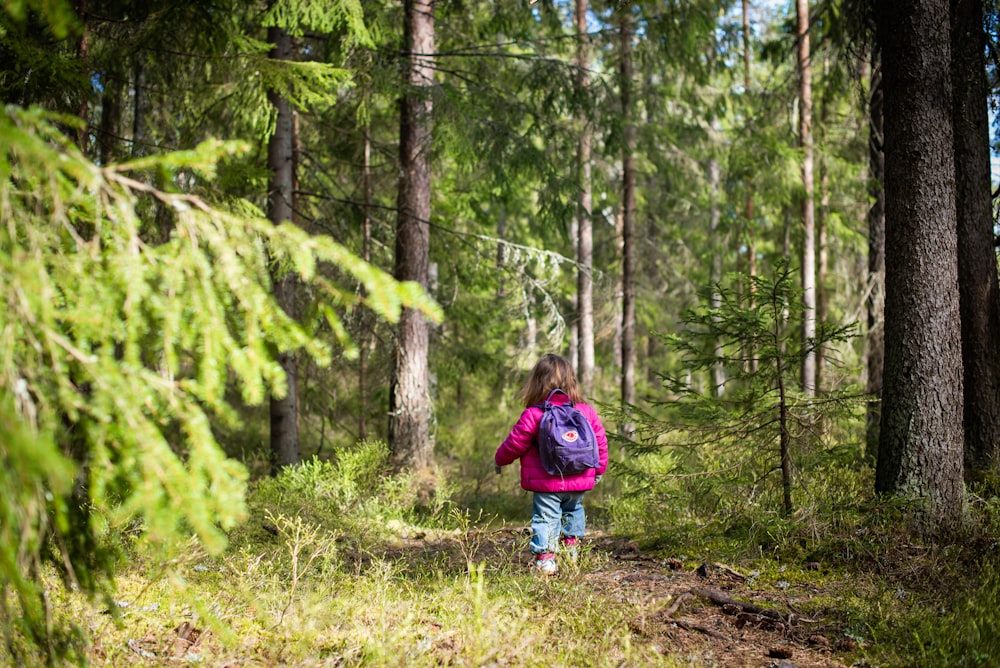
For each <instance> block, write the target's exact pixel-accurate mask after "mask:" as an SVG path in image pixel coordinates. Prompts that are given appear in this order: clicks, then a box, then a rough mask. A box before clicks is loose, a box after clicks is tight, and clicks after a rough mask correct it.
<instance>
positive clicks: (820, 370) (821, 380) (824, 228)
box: [815, 57, 830, 394]
mask: <svg viewBox="0 0 1000 668" xmlns="http://www.w3.org/2000/svg"><path fill="white" fill-rule="evenodd" d="M829 72H830V59H829V57H824V58H823V76H824V78H826V76H827V75H828V74H829ZM829 97H830V87H829V86H825V87H824V88H823V92H822V94H821V95H820V101H819V127H820V130H819V131H820V137H821V139H820V145H821V146H822V145H823V137H824V134H825V130H826V127H827V124H828V123H829V120H830V100H829ZM817 165H818V168H819V210H818V211H817V212H816V322H817V323H818V325H822V324H823V323H824V322H826V320H827V318H828V317H829V314H828V308H829V307H828V304H829V292H828V290H827V280H828V277H827V273H828V271H829V243H828V239H829V226H830V170H829V167H828V165H827V161H826V160H825V159H824V157H823V155H822V153H821V154H820V156H819V160H818V161H817ZM828 384H829V380H828V379H827V377H826V345H825V344H822V343H818V344H817V345H816V385H815V387H816V391H817V392H819V393H820V394H822V393H823V390H824V389H826V386H827V385H828Z"/></svg>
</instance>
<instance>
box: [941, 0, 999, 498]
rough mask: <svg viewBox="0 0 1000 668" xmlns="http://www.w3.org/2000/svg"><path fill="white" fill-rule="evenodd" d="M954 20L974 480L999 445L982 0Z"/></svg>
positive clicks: (968, 464) (967, 4) (958, 8)
mask: <svg viewBox="0 0 1000 668" xmlns="http://www.w3.org/2000/svg"><path fill="white" fill-rule="evenodd" d="M952 21H953V26H952V42H951V44H952V67H951V71H952V83H953V86H954V110H955V113H954V119H955V121H954V122H955V183H956V185H957V192H956V197H957V198H956V204H957V211H958V285H959V291H960V293H961V313H962V364H963V369H964V371H965V377H964V381H965V410H964V415H965V471H966V479H968V480H973V479H977V478H980V477H982V476H984V475H985V474H987V473H988V472H989V471H990V469H994V470H996V467H997V464H998V462H997V448H998V444H1000V296H998V288H997V260H996V251H995V249H994V246H993V215H992V213H993V212H992V203H991V201H990V155H989V151H990V133H989V118H988V112H987V83H986V63H985V62H984V60H983V54H984V53H985V52H986V36H985V34H984V33H983V21H984V17H983V2H982V0H952Z"/></svg>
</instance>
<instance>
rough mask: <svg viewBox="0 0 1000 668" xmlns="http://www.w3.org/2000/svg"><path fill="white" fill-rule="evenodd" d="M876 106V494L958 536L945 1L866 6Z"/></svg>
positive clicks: (956, 337)
mask: <svg viewBox="0 0 1000 668" xmlns="http://www.w3.org/2000/svg"><path fill="white" fill-rule="evenodd" d="M876 24H877V31H878V41H879V44H880V45H881V47H882V81H883V91H884V94H885V128H884V133H885V145H884V147H885V202H886V210H885V228H886V238H885V249H886V258H885V260H886V261H885V267H886V269H885V370H884V376H883V382H884V386H883V390H882V396H883V399H882V433H881V438H880V441H879V459H878V465H877V468H876V481H875V484H876V491H878V492H884V493H889V494H893V495H896V496H900V497H902V498H905V499H909V500H913V501H917V502H918V503H920V506H919V507H918V508H917V511H918V512H917V515H916V517H917V519H918V520H919V521H920V523H921V525H922V528H923V529H924V530H925V531H927V532H928V533H930V534H940V533H948V532H951V531H955V530H958V529H959V527H960V524H961V521H962V517H963V510H962V504H963V500H964V487H963V484H962V445H963V429H962V403H963V402H962V387H963V385H962V343H961V334H960V328H961V323H960V318H959V290H958V241H957V237H958V234H957V220H956V209H955V191H956V186H955V160H954V134H953V131H952V112H953V109H952V87H951V72H950V66H951V47H950V44H949V41H948V34H947V31H942V30H941V26H948V25H949V11H948V0H916V1H915V2H912V3H907V4H905V5H900V4H898V3H896V2H892V1H891V0H880V2H878V3H877V4H876Z"/></svg>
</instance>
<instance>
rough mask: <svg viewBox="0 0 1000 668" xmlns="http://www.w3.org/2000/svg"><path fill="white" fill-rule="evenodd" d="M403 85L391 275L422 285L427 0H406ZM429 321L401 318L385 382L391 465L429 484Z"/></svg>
mask: <svg viewBox="0 0 1000 668" xmlns="http://www.w3.org/2000/svg"><path fill="white" fill-rule="evenodd" d="M405 13H406V16H405V27H404V31H405V34H404V39H405V44H406V47H405V48H406V52H405V55H406V74H405V77H406V79H405V82H404V85H405V89H404V92H403V97H402V102H401V109H400V127H399V164H400V166H399V175H400V176H399V201H398V209H399V210H398V214H397V218H396V266H395V277H396V279H397V280H400V281H414V282H416V283H419V284H420V285H422V286H424V288H425V289H426V288H427V279H428V267H429V254H430V228H429V222H430V216H431V164H430V151H431V114H432V111H433V102H432V99H431V92H432V84H433V80H434V69H433V53H434V48H435V47H434V3H433V0H406V3H405ZM428 348H429V328H428V325H427V320H426V319H425V318H424V316H423V314H422V313H421V312H420V311H417V310H415V309H404V310H403V313H402V315H401V316H400V319H399V329H398V338H397V341H396V349H395V355H394V359H393V378H392V386H391V390H390V410H389V443H390V447H391V448H392V452H393V462H394V464H395V466H396V468H397V469H410V470H413V471H415V472H417V473H418V474H420V475H421V477H422V479H421V480H420V483H419V484H421V485H422V486H423V487H424V489H425V490H427V491H429V490H431V489H432V485H433V483H432V478H431V476H430V475H429V474H430V472H431V469H432V467H433V463H434V462H433V455H434V442H433V440H432V437H431V433H430V425H431V417H432V406H431V397H430V373H429V369H428Z"/></svg>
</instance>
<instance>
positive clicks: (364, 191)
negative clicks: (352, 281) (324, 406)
mask: <svg viewBox="0 0 1000 668" xmlns="http://www.w3.org/2000/svg"><path fill="white" fill-rule="evenodd" d="M361 159H362V163H361V196H362V198H363V206H364V211H363V212H362V217H361V259H362V260H364V261H365V262H371V261H372V174H371V164H372V127H371V123H370V122H366V123H365V136H364V147H363V148H362V156H361ZM361 314H362V315H361V318H360V320H361V335H360V339H361V341H360V343H359V345H358V413H359V415H358V439H359V440H362V441H364V440H365V439H367V438H368V353H369V348H370V347H371V341H372V339H373V333H372V331H371V328H372V326H373V325H374V323H373V322H372V321H371V317H370V314H369V313H368V310H367V309H362V310H361Z"/></svg>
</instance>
